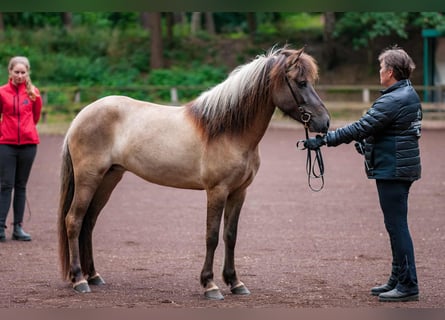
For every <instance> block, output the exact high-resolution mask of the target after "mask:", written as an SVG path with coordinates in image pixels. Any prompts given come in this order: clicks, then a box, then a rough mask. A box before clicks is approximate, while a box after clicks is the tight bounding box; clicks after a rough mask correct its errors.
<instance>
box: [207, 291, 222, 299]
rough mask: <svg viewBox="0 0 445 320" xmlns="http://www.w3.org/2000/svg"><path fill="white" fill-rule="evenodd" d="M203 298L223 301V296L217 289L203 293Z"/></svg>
mask: <svg viewBox="0 0 445 320" xmlns="http://www.w3.org/2000/svg"><path fill="white" fill-rule="evenodd" d="M204 296H205V297H206V298H207V299H209V300H224V296H223V295H222V294H221V291H219V289H212V290H209V291H206V292H204Z"/></svg>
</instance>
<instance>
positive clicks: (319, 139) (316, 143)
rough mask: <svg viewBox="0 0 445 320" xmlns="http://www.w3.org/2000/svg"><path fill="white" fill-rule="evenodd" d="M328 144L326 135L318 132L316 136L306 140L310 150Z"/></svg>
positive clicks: (306, 146) (305, 144)
mask: <svg viewBox="0 0 445 320" xmlns="http://www.w3.org/2000/svg"><path fill="white" fill-rule="evenodd" d="M325 144H326V136H321V135H319V134H317V135H316V136H315V138H309V139H306V140H304V147H305V148H307V149H309V150H316V149H318V148H320V147H321V146H323V145H325Z"/></svg>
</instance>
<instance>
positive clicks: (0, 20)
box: [0, 12, 5, 35]
mask: <svg viewBox="0 0 445 320" xmlns="http://www.w3.org/2000/svg"><path fill="white" fill-rule="evenodd" d="M4 31H5V24H4V23H3V13H1V12H0V35H2V34H3V32H4Z"/></svg>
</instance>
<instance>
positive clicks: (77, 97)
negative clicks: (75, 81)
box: [74, 89, 80, 103]
mask: <svg viewBox="0 0 445 320" xmlns="http://www.w3.org/2000/svg"><path fill="white" fill-rule="evenodd" d="M74 102H75V103H79V102H80V90H79V89H77V90H76V91H74Z"/></svg>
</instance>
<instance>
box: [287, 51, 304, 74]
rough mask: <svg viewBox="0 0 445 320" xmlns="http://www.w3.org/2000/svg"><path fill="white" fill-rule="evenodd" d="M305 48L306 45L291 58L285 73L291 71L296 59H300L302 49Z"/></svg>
mask: <svg viewBox="0 0 445 320" xmlns="http://www.w3.org/2000/svg"><path fill="white" fill-rule="evenodd" d="M305 48H306V45H304V47H303V48H301V49H300V50H299V51H297V52H296V53H295V55H294V56H293V57H292V60H291V61H290V63H289V65H288V66H287V72H289V71H290V70H292V69H293V68H294V66H295V64H296V63H297V61H298V59H300V56H301V55H302V54H303V52H304V49H305Z"/></svg>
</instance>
